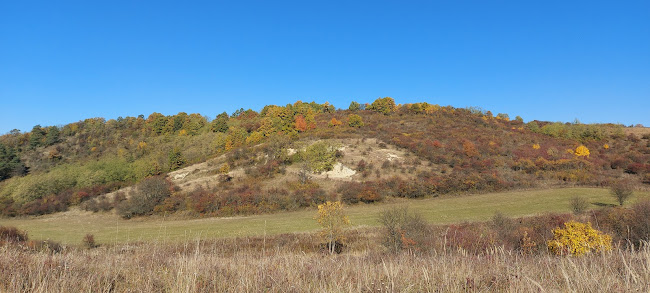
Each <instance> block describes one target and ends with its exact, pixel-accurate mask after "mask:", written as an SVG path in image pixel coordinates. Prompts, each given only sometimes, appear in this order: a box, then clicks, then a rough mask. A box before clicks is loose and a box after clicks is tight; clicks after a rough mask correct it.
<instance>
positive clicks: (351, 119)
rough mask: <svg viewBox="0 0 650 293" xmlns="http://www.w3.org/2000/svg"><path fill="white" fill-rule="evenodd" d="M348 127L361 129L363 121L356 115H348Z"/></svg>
mask: <svg viewBox="0 0 650 293" xmlns="http://www.w3.org/2000/svg"><path fill="white" fill-rule="evenodd" d="M348 125H349V126H350V127H361V126H363V125H364V123H363V119H362V118H361V116H359V115H357V114H350V116H348Z"/></svg>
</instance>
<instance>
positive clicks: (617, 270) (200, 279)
mask: <svg viewBox="0 0 650 293" xmlns="http://www.w3.org/2000/svg"><path fill="white" fill-rule="evenodd" d="M277 244H279V243H277V242H276V243H275V244H272V245H270V246H269V245H268V242H267V245H265V247H266V246H268V248H267V249H259V247H256V248H255V247H254V248H251V246H250V242H247V241H246V239H239V242H235V243H234V244H233V243H231V244H230V245H228V244H226V245H224V243H222V242H221V241H213V242H186V243H184V244H182V243H177V244H161V243H157V242H149V243H145V244H139V245H126V244H123V245H116V246H111V247H109V248H100V249H92V250H72V251H66V252H64V253H56V254H50V253H43V252H33V251H29V250H22V249H19V248H15V247H12V246H2V247H0V290H1V291H6V292H28V291H29V292H127V291H128V292H486V291H490V292H492V291H496V292H646V291H647V289H648V288H650V250H649V249H647V248H644V249H641V250H639V251H626V250H620V249H617V250H614V251H613V252H610V253H605V254H596V255H590V256H585V257H558V256H551V255H548V254H537V255H522V254H519V253H515V252H510V251H505V250H503V249H499V248H494V249H493V250H489V251H487V252H485V253H482V254H478V255H473V254H467V253H464V252H463V251H459V250H451V249H450V250H441V251H438V252H435V251H434V252H433V253H430V254H412V253H400V254H387V253H382V252H377V251H373V250H364V251H357V252H353V251H351V252H345V253H343V254H340V255H328V254H323V253H318V252H307V253H305V252H304V251H296V250H295V248H294V247H283V246H282V245H277ZM276 245H277V246H276Z"/></svg>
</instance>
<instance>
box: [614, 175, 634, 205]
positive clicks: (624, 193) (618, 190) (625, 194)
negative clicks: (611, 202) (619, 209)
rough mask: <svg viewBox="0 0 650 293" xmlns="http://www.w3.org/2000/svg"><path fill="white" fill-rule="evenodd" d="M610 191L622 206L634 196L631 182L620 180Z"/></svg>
mask: <svg viewBox="0 0 650 293" xmlns="http://www.w3.org/2000/svg"><path fill="white" fill-rule="evenodd" d="M610 192H611V193H612V195H613V196H614V197H615V198H616V201H618V204H619V205H621V206H622V205H623V203H625V201H626V200H627V199H628V198H630V196H632V192H633V190H632V186H631V183H630V182H628V181H618V182H616V183H614V184H613V185H612V186H611V188H610Z"/></svg>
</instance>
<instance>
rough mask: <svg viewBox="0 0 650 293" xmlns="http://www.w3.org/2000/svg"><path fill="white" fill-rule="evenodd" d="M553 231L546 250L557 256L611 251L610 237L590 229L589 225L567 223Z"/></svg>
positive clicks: (573, 222)
mask: <svg viewBox="0 0 650 293" xmlns="http://www.w3.org/2000/svg"><path fill="white" fill-rule="evenodd" d="M564 226H565V228H564V229H562V228H560V227H557V228H555V229H553V239H552V240H549V241H548V243H547V244H548V249H549V250H550V251H551V252H553V253H555V254H557V255H575V256H579V255H583V254H587V253H591V252H594V251H595V252H599V251H609V250H611V249H612V237H610V236H609V235H607V234H604V233H602V232H600V231H598V230H596V229H594V228H592V227H591V223H586V224H585V223H580V222H576V221H569V222H566V223H564Z"/></svg>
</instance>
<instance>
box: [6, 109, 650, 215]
mask: <svg viewBox="0 0 650 293" xmlns="http://www.w3.org/2000/svg"><path fill="white" fill-rule="evenodd" d="M633 130H634V131H631V129H630V128H625V127H623V126H621V125H614V124H581V123H577V122H576V123H552V122H543V121H531V122H528V123H524V122H523V119H521V118H520V117H517V118H516V119H514V120H511V119H510V118H509V117H508V115H505V114H497V115H493V114H492V113H491V112H490V111H484V110H482V109H480V108H467V109H460V108H453V107H450V106H444V107H443V106H439V105H433V104H428V103H415V104H404V105H396V104H395V102H394V100H393V99H391V98H380V99H377V100H376V101H374V102H373V103H370V104H363V105H362V104H359V103H356V102H353V103H352V104H351V105H350V106H349V108H348V109H347V110H341V109H338V110H337V109H336V108H335V107H334V106H333V105H330V104H328V103H325V104H317V103H314V102H312V103H303V102H300V101H299V102H296V103H294V104H289V105H286V106H274V105H269V106H266V107H264V108H263V109H262V110H261V111H260V112H256V111H253V110H250V109H249V110H244V109H240V110H238V111H236V112H235V113H232V114H230V115H229V114H227V113H222V114H219V115H217V117H216V118H215V119H213V120H209V119H208V118H206V117H205V116H202V115H199V114H189V115H188V114H186V113H179V114H177V115H171V116H164V115H162V114H159V113H153V114H151V115H149V116H148V117H147V118H145V117H144V115H140V116H139V117H126V118H121V117H120V118H118V119H115V120H108V121H106V120H105V119H103V118H91V119H86V120H84V121H79V122H76V123H71V124H67V125H65V126H62V127H57V126H50V127H41V126H35V127H34V128H33V129H32V131H30V132H25V133H21V132H19V131H12V132H10V133H8V134H6V135H3V136H2V137H0V180H2V181H1V182H0V211H1V213H2V215H4V216H17V215H38V214H47V213H54V212H58V211H65V210H67V209H69V208H70V207H73V206H78V207H79V208H82V209H86V210H90V211H100V210H113V209H114V210H115V211H116V212H117V213H118V214H120V215H121V216H122V217H124V218H131V217H137V216H142V215H151V214H170V213H178V214H183V215H189V216H231V215H242V214H244V215H245V214H256V213H268V212H273V211H277V210H289V211H291V210H298V209H301V208H304V207H309V206H314V205H316V204H319V203H322V202H324V201H326V200H331V199H340V200H343V201H344V202H346V203H348V204H355V203H358V202H366V203H371V202H379V201H384V200H390V199H392V198H423V197H436V196H441V195H449V196H453V195H457V194H463V193H484V192H495V191H504V190H511V189H519V188H538V187H561V186H595V187H600V186H608V185H611V184H612V183H614V182H618V181H625V182H627V183H628V184H629V185H632V186H635V187H637V188H642V189H643V188H647V184H648V183H650V147H649V146H650V134H648V133H647V132H643V130H642V128H634V129H633Z"/></svg>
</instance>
